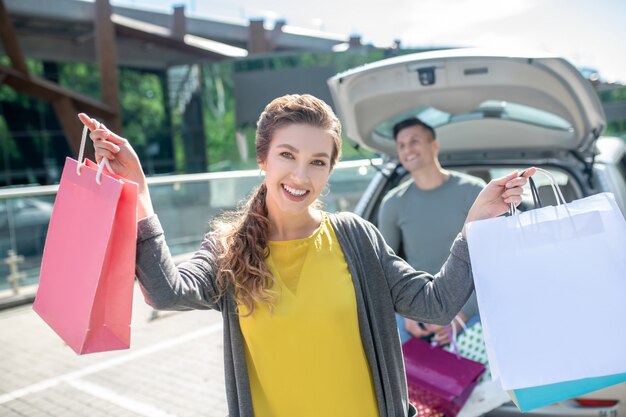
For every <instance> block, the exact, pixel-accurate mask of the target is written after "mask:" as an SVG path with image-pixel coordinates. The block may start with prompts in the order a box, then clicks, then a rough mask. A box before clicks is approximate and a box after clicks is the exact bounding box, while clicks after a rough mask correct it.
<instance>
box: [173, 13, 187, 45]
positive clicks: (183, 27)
mask: <svg viewBox="0 0 626 417" xmlns="http://www.w3.org/2000/svg"><path fill="white" fill-rule="evenodd" d="M186 34H187V18H186V17H185V5H184V4H182V5H178V6H174V20H173V22H172V37H173V38H174V39H178V40H181V41H182V40H184V39H185V35H186Z"/></svg>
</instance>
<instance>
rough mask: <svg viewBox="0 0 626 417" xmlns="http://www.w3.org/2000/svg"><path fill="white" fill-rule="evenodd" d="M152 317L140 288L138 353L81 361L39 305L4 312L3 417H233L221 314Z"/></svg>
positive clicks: (0, 339) (0, 359)
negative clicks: (44, 317) (41, 314)
mask: <svg viewBox="0 0 626 417" xmlns="http://www.w3.org/2000/svg"><path fill="white" fill-rule="evenodd" d="M151 313H152V310H151V308H150V307H148V306H147V305H146V304H145V302H144V301H143V296H142V295H141V292H140V291H139V289H138V288H135V298H134V306H133V321H132V333H131V334H132V340H131V349H130V350H125V351H117V352H106V353H95V354H89V355H84V356H78V355H76V354H75V353H74V352H73V351H72V350H71V349H70V348H69V347H68V346H66V345H65V344H64V343H63V341H62V340H61V339H60V338H59V337H58V336H57V335H56V333H54V332H53V331H52V330H51V329H50V328H49V327H48V326H47V325H46V324H45V323H44V322H43V320H42V319H41V318H39V316H38V315H37V314H36V313H34V312H33V311H32V309H31V305H26V306H21V307H16V308H12V309H7V310H3V311H0V416H2V417H17V416H20V417H44V416H45V417H50V416H54V417H74V416H76V417H79V416H80V417H86V416H89V417H92V416H93V417H105V416H106V417H111V416H115V417H138V416H145V417H174V416H177V417H213V416H219V417H224V416H226V415H227V409H226V397H225V391H224V375H223V352H222V318H221V315H220V314H219V313H217V312H214V311H189V312H160V313H159V315H158V317H157V318H156V319H154V320H151V315H152V314H151Z"/></svg>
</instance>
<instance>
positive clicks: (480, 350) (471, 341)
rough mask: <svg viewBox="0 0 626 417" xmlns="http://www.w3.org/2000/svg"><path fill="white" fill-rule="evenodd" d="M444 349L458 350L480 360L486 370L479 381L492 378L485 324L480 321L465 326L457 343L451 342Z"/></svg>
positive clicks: (460, 353) (466, 355)
mask: <svg viewBox="0 0 626 417" xmlns="http://www.w3.org/2000/svg"><path fill="white" fill-rule="evenodd" d="M444 349H446V350H447V351H448V352H458V354H459V355H461V356H463V357H464V358H467V359H471V360H473V361H476V362H480V363H482V364H483V365H485V372H484V373H483V375H482V376H481V377H480V379H479V380H478V382H479V383H480V382H483V381H486V380H487V379H491V373H490V372H489V359H488V358H487V347H486V346H485V340H484V338H483V326H482V324H481V323H480V322H477V323H475V324H474V325H472V326H470V327H468V328H465V330H464V331H463V333H461V334H460V335H459V336H458V337H457V340H456V343H455V344H452V343H451V344H449V345H448V346H446V347H445V348H444Z"/></svg>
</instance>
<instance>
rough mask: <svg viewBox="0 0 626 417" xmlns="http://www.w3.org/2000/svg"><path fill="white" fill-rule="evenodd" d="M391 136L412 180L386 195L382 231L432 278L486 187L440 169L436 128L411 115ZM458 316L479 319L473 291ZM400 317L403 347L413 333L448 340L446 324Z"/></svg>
mask: <svg viewBox="0 0 626 417" xmlns="http://www.w3.org/2000/svg"><path fill="white" fill-rule="evenodd" d="M393 137H394V140H395V142H396V150H397V152H398V158H399V160H400V163H401V164H402V165H403V166H404V168H405V169H406V170H407V171H408V172H409V173H410V174H411V180H409V181H406V182H404V183H402V184H400V185H399V186H398V187H396V188H394V189H393V190H391V191H390V192H389V193H388V194H387V195H386V196H385V198H384V199H383V202H382V204H381V208H380V211H379V219H378V228H379V229H380V231H381V233H382V234H383V236H384V237H385V240H386V241H387V243H388V244H389V246H390V247H391V248H392V249H393V250H394V251H395V252H398V251H399V250H400V248H401V247H402V249H403V252H404V255H405V259H406V261H407V262H408V263H409V264H410V265H411V266H412V267H414V268H415V269H417V270H422V271H426V272H429V273H431V274H434V273H436V272H438V271H439V269H441V266H442V265H443V263H444V262H445V260H446V259H447V258H448V255H449V253H450V246H451V245H452V242H453V241H454V239H455V238H456V236H457V235H458V233H459V232H460V231H461V229H462V227H463V223H464V222H465V218H466V217H467V213H468V211H469V209H470V207H471V205H472V203H473V202H474V200H475V199H476V196H477V195H478V194H479V193H480V191H481V190H482V189H483V187H485V185H486V184H485V182H484V181H483V180H481V179H479V178H476V177H472V176H470V175H466V174H462V173H459V172H454V171H448V170H444V169H443V168H441V164H440V163H439V159H438V154H439V142H438V141H437V138H436V134H435V130H434V129H433V128H432V127H431V126H429V125H428V124H426V123H424V122H422V121H421V120H419V119H417V118H415V117H411V118H408V119H405V120H403V121H401V122H399V123H397V124H396V125H395V126H394V128H393ZM457 317H458V318H459V319H461V320H463V322H465V323H467V322H469V321H470V320H474V319H476V318H478V304H477V302H476V294H475V293H472V295H471V296H470V299H469V300H468V301H467V303H466V304H465V306H464V307H463V309H462V310H461V312H460V313H459V315H458V316H457ZM397 318H398V327H399V330H400V335H401V338H402V342H403V343H404V342H406V341H407V340H408V339H409V338H410V337H411V335H412V336H414V337H419V338H426V337H431V338H432V339H431V340H432V341H433V342H437V343H439V344H442V345H445V344H448V343H449V342H450V339H449V333H448V332H447V331H446V330H445V328H444V327H443V326H437V325H429V324H423V323H418V322H415V321H413V320H410V319H404V318H403V317H400V316H397Z"/></svg>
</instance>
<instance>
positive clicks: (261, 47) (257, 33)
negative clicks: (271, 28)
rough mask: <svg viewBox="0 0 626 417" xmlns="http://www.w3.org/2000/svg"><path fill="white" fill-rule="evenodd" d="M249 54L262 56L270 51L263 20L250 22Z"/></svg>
mask: <svg viewBox="0 0 626 417" xmlns="http://www.w3.org/2000/svg"><path fill="white" fill-rule="evenodd" d="M248 28H249V31H248V52H249V53H251V54H260V53H264V52H269V51H270V45H269V43H268V42H267V38H266V36H265V27H263V19H259V20H250V24H249V26H248Z"/></svg>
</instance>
